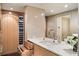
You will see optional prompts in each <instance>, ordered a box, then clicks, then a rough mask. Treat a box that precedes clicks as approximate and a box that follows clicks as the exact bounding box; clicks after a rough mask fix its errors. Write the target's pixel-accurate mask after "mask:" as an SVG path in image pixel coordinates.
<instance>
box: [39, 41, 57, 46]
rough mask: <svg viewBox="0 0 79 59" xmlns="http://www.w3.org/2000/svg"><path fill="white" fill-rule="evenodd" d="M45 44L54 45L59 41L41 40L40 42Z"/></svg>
mask: <svg viewBox="0 0 79 59" xmlns="http://www.w3.org/2000/svg"><path fill="white" fill-rule="evenodd" d="M39 43H41V44H43V45H46V46H53V45H57V43H55V42H53V41H48V40H43V41H41V42H39Z"/></svg>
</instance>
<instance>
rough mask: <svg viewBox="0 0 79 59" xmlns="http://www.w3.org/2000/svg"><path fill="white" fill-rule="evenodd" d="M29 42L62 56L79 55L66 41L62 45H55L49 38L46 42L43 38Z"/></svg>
mask: <svg viewBox="0 0 79 59" xmlns="http://www.w3.org/2000/svg"><path fill="white" fill-rule="evenodd" d="M29 41H31V42H33V43H35V44H37V45H39V46H41V47H43V48H45V49H47V50H49V51H51V52H53V53H56V54H57V55H60V56H77V53H76V52H74V51H73V50H72V49H73V47H72V46H71V45H69V44H67V43H66V42H64V41H63V42H61V43H53V40H52V39H49V38H45V40H43V39H42V38H34V39H29Z"/></svg>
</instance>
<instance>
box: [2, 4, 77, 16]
mask: <svg viewBox="0 0 79 59" xmlns="http://www.w3.org/2000/svg"><path fill="white" fill-rule="evenodd" d="M65 5H68V7H67V8H65V7H64V6H65ZM25 6H32V7H37V8H41V9H44V10H45V15H46V16H50V15H55V14H58V13H62V12H65V11H69V10H73V9H76V8H78V4H77V3H3V4H2V9H6V10H10V8H13V11H19V12H24V7H25ZM51 10H53V11H51Z"/></svg>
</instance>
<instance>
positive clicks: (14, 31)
mask: <svg viewBox="0 0 79 59" xmlns="http://www.w3.org/2000/svg"><path fill="white" fill-rule="evenodd" d="M18 32H19V31H18V17H17V16H15V15H10V14H3V19H2V36H3V54H8V53H13V52H16V51H17V46H18V36H19V35H18Z"/></svg>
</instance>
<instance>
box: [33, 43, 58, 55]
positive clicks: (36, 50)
mask: <svg viewBox="0 0 79 59" xmlns="http://www.w3.org/2000/svg"><path fill="white" fill-rule="evenodd" d="M34 56H57V54H55V53H53V52H51V51H48V50H47V49H45V48H43V47H41V46H38V45H36V44H34Z"/></svg>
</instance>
